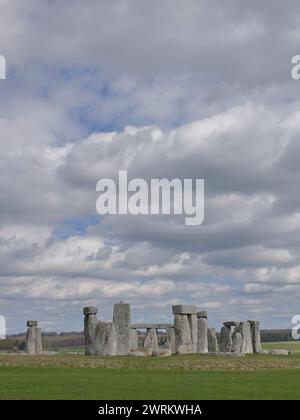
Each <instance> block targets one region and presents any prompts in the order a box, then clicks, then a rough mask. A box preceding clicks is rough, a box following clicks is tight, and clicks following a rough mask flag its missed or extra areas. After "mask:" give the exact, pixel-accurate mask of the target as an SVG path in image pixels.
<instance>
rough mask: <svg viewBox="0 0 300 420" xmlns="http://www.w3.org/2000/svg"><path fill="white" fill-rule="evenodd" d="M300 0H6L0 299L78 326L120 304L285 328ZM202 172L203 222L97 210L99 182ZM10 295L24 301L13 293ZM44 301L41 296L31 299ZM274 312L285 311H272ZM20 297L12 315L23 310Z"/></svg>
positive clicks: (299, 251)
mask: <svg viewBox="0 0 300 420" xmlns="http://www.w3.org/2000/svg"><path fill="white" fill-rule="evenodd" d="M299 23H300V7H299V4H298V2H297V1H292V0H289V1H286V2H281V1H272V2H263V3H262V2H259V1H252V2H247V3H246V2H240V1H237V0H231V1H226V2H224V1H221V0H218V1H217V0H213V1H204V0H202V1H196V0H188V1H186V0H172V1H171V0H166V1H164V2H161V1H159V2H158V1H152V2H149V1H146V0H145V1H144V0H131V1H127V0H125V1H124V0H122V1H114V2H108V1H101V0H100V1H99V0H97V1H96V0H89V1H86V2H82V1H79V0H74V1H72V2H69V1H67V0H63V1H56V0H54V1H41V0H28V1H26V2H22V1H18V0H11V1H9V2H8V1H0V54H3V55H4V56H5V57H6V59H7V68H8V79H7V80H5V81H1V83H0V101H1V111H0V138H1V154H0V168H1V178H0V194H1V205H0V267H1V268H0V303H1V314H5V315H6V316H7V320H8V327H9V331H17V330H20V329H22V328H23V324H24V321H25V318H26V317H28V318H31V317H34V316H37V314H38V317H39V319H40V320H41V323H42V325H43V327H44V328H46V329H52V328H53V326H54V325H55V323H56V324H57V323H59V325H60V329H61V330H62V329H75V328H77V329H79V328H82V326H81V321H82V320H81V307H82V306H83V305H85V304H87V303H91V304H96V305H100V307H101V313H102V314H103V317H104V318H110V317H111V313H110V312H111V310H110V307H111V305H112V303H113V302H114V301H116V300H120V299H122V300H128V301H130V302H131V303H132V305H133V309H134V314H135V315H134V316H135V318H136V319H138V320H140V321H143V320H150V319H151V320H153V321H159V320H168V319H169V318H170V317H171V313H170V307H171V305H172V304H174V303H179V302H180V301H186V302H191V303H194V304H196V305H197V306H198V307H200V308H203V309H207V310H209V314H210V319H211V322H214V323H216V324H217V325H218V324H219V323H220V321H221V320H223V319H225V318H227V317H228V318H230V317H232V318H243V317H245V318H246V319H249V318H251V317H252V316H255V317H258V318H260V319H262V320H263V322H264V325H265V326H266V327H267V326H289V322H290V318H291V317H292V316H293V315H294V314H295V313H296V312H297V310H298V309H297V308H298V301H299V294H300V258H299V257H300V241H299V233H298V232H299V228H300V212H299V207H300V199H299V197H300V195H299V193H298V185H299V181H300V172H299V141H298V138H299V127H300V124H299V123H300V112H299V105H300V102H299V99H298V89H297V82H295V81H294V80H292V78H291V75H290V72H291V57H292V56H293V55H294V54H297V53H299V50H297V49H298V48H299V41H300V31H299V27H300V26H299ZM124 169H126V170H128V175H129V177H130V178H136V177H141V178H144V179H145V180H147V181H149V180H150V179H151V178H161V177H165V178H169V179H171V178H180V179H184V178H204V179H205V221H204V224H203V225H201V226H196V227H189V226H185V224H184V222H183V218H182V217H180V216H174V215H173V216H172V215H171V216H157V217H156V216H135V217H133V216H105V217H101V218H100V217H99V215H97V213H96V209H95V204H96V199H97V193H96V190H95V187H96V183H97V181H98V180H99V179H100V178H107V177H110V178H114V179H116V178H117V176H118V171H119V170H124ZM12 302H13V305H12ZM28 302H30V305H28ZM275 307H276V314H274V308H275ZM13 308H15V309H13Z"/></svg>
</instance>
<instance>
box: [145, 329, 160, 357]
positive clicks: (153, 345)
mask: <svg viewBox="0 0 300 420" xmlns="http://www.w3.org/2000/svg"><path fill="white" fill-rule="evenodd" d="M144 347H145V348H147V349H149V351H150V350H151V352H152V354H157V353H158V340H157V332H156V329H155V328H148V329H147V334H146V337H145V341H144Z"/></svg>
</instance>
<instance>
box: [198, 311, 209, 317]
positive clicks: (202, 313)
mask: <svg viewBox="0 0 300 420" xmlns="http://www.w3.org/2000/svg"><path fill="white" fill-rule="evenodd" d="M196 315H197V318H206V319H207V311H199V312H197V314H196Z"/></svg>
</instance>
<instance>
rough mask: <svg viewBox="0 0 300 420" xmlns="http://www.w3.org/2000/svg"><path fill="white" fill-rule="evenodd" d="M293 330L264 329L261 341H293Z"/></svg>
mask: <svg viewBox="0 0 300 420" xmlns="http://www.w3.org/2000/svg"><path fill="white" fill-rule="evenodd" d="M292 340H293V337H292V330H262V331H261V341H262V342H263V343H267V342H272V341H292Z"/></svg>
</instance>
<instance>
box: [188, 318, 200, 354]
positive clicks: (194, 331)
mask: <svg viewBox="0 0 300 420" xmlns="http://www.w3.org/2000/svg"><path fill="white" fill-rule="evenodd" d="M188 320H189V324H190V329H191V338H192V352H193V353H197V347H198V323H197V316H196V315H193V314H192V315H188Z"/></svg>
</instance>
